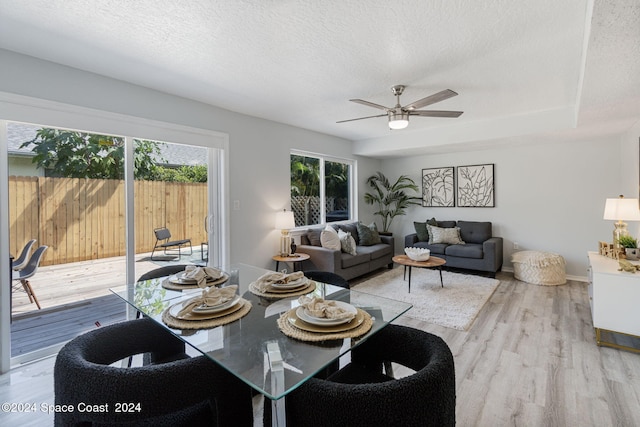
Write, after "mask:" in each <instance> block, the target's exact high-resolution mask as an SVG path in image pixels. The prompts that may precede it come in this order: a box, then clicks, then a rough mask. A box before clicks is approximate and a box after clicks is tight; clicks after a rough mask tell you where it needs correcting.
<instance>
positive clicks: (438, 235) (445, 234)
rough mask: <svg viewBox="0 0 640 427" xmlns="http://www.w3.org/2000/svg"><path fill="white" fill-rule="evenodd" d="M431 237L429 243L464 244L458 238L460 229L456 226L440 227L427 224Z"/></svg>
mask: <svg viewBox="0 0 640 427" xmlns="http://www.w3.org/2000/svg"><path fill="white" fill-rule="evenodd" d="M427 229H428V230H429V234H430V237H431V239H430V240H429V244H432V245H433V244H436V243H448V244H450V245H456V244H462V245H463V244H464V243H465V242H464V241H463V240H462V239H461V238H460V229H459V228H458V227H452V228H441V227H436V226H433V225H427Z"/></svg>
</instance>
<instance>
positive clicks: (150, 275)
mask: <svg viewBox="0 0 640 427" xmlns="http://www.w3.org/2000/svg"><path fill="white" fill-rule="evenodd" d="M186 267H187V264H174V265H167V266H164V267H160V268H156V269H153V270H150V271H147V272H146V273H144V274H142V275H141V276H140V277H138V282H143V281H145V280H152V279H159V278H161V277H165V276H171V275H173V274H177V273H180V272H181V271H184V269H185V268H186ZM141 317H142V312H141V311H140V310H137V311H136V319H139V318H141ZM182 349H183V351H184V344H182ZM148 360H149V358H148V355H147V354H145V355H144V357H143V361H144V363H145V364H147V363H148ZM132 364H133V356H129V361H128V362H127V366H128V367H131V365H132Z"/></svg>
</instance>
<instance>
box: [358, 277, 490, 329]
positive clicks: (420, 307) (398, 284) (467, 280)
mask: <svg viewBox="0 0 640 427" xmlns="http://www.w3.org/2000/svg"><path fill="white" fill-rule="evenodd" d="M403 270H404V268H403V267H399V268H394V269H393V270H389V271H387V272H385V273H383V274H381V275H379V276H376V277H374V278H371V279H369V280H367V281H364V282H362V283H360V284H358V285H354V286H353V290H355V291H360V292H367V293H370V294H375V295H379V296H382V297H386V298H390V299H395V300H400V301H404V302H408V303H411V304H413V308H412V309H411V310H409V311H407V312H406V313H405V315H406V316H409V317H413V318H414V319H419V320H424V321H426V322H429V323H435V324H437V325H440V326H445V327H447V328H453V329H458V330H462V331H466V330H467V329H469V327H470V326H471V324H472V323H473V321H474V320H475V318H476V316H477V315H478V313H479V312H480V310H481V309H482V307H483V306H484V304H485V303H486V302H487V301H488V300H489V298H490V297H491V295H492V294H493V292H494V291H495V290H496V288H497V287H498V284H500V281H499V280H495V279H489V278H486V277H480V276H474V275H468V274H459V273H451V272H448V271H443V272H442V280H443V282H444V288H441V287H440V275H439V273H438V270H432V269H426V268H413V269H412V270H411V293H409V292H408V282H407V281H405V280H404V279H403ZM407 279H408V272H407Z"/></svg>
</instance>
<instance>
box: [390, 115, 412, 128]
mask: <svg viewBox="0 0 640 427" xmlns="http://www.w3.org/2000/svg"><path fill="white" fill-rule="evenodd" d="M407 126H409V114H407V113H403V112H400V113H389V129H393V130H398V129H404V128H406V127H407Z"/></svg>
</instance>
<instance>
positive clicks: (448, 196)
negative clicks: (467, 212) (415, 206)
mask: <svg viewBox="0 0 640 427" xmlns="http://www.w3.org/2000/svg"><path fill="white" fill-rule="evenodd" d="M455 188H456V187H455V182H454V176H453V166H452V167H446V168H431V169H422V206H424V207H453V206H455V201H456V197H455Z"/></svg>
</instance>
